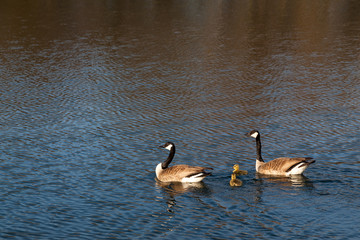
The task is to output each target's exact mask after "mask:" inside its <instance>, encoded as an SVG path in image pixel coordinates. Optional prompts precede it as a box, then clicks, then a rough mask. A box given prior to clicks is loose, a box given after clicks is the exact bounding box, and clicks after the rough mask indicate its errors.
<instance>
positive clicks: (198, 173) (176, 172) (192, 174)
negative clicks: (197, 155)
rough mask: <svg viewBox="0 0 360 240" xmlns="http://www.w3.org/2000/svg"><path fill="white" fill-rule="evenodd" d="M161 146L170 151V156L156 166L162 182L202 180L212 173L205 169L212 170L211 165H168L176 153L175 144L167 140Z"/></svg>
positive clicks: (157, 174)
mask: <svg viewBox="0 0 360 240" xmlns="http://www.w3.org/2000/svg"><path fill="white" fill-rule="evenodd" d="M160 148H165V149H167V150H169V151H170V154H169V156H168V158H167V159H166V160H165V161H164V162H163V163H159V164H158V165H157V166H156V169H155V172H156V177H157V178H158V179H159V181H161V182H200V181H201V180H203V179H204V178H205V177H206V176H209V175H211V173H208V172H205V170H212V168H209V167H192V166H189V165H184V164H181V165H175V166H172V167H168V166H169V164H170V163H171V161H172V160H173V158H174V155H175V145H174V143H172V142H167V143H165V144H164V145H162V146H160Z"/></svg>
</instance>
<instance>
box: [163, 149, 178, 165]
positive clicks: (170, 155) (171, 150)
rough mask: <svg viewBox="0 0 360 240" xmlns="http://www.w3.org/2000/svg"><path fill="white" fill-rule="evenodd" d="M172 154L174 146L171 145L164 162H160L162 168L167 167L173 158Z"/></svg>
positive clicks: (173, 153)
mask: <svg viewBox="0 0 360 240" xmlns="http://www.w3.org/2000/svg"><path fill="white" fill-rule="evenodd" d="M174 156H175V146H173V147H172V148H171V149H170V153H169V156H168V158H167V159H166V160H165V162H163V163H162V164H161V167H162V169H165V168H167V167H168V166H169V164H170V163H171V161H172V160H173V158H174Z"/></svg>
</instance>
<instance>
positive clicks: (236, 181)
mask: <svg viewBox="0 0 360 240" xmlns="http://www.w3.org/2000/svg"><path fill="white" fill-rule="evenodd" d="M241 185H242V181H241V180H239V179H236V174H235V173H233V174H231V180H230V186H232V187H240V186H241Z"/></svg>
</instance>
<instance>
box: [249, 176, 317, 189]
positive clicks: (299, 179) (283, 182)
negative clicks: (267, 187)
mask: <svg viewBox="0 0 360 240" xmlns="http://www.w3.org/2000/svg"><path fill="white" fill-rule="evenodd" d="M255 179H257V180H260V181H262V182H263V183H276V184H277V185H279V186H284V187H310V188H312V187H313V184H312V182H311V181H310V180H309V178H307V177H305V176H304V175H292V176H289V177H283V176H268V175H263V174H259V173H256V175H255Z"/></svg>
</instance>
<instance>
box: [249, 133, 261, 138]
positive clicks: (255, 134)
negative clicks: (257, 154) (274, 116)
mask: <svg viewBox="0 0 360 240" xmlns="http://www.w3.org/2000/svg"><path fill="white" fill-rule="evenodd" d="M258 135H259V133H258V132H254V133H253V134H251V135H250V136H252V137H253V138H256V137H257V136H258Z"/></svg>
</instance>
